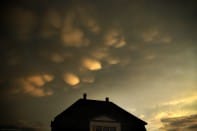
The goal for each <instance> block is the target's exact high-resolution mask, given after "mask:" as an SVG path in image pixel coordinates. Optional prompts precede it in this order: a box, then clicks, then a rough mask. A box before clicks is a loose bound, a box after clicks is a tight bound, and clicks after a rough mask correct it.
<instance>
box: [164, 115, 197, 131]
mask: <svg viewBox="0 0 197 131" xmlns="http://www.w3.org/2000/svg"><path fill="white" fill-rule="evenodd" d="M161 121H162V123H163V124H164V126H163V127H162V128H161V129H162V130H165V131H177V130H181V131H195V130H197V115H191V116H183V117H176V118H165V119H162V120H161Z"/></svg>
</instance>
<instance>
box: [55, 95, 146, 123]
mask: <svg viewBox="0 0 197 131" xmlns="http://www.w3.org/2000/svg"><path fill="white" fill-rule="evenodd" d="M102 115H106V116H108V117H111V118H113V119H115V120H118V121H120V122H125V123H130V122H132V123H137V124H141V125H146V124H147V123H146V122H145V121H143V120H141V119H139V118H137V117H136V116H134V115H132V114H131V113H129V112H127V111H125V110H124V109H122V108H121V107H119V106H118V105H116V104H114V103H113V102H110V101H109V100H108V99H106V101H98V100H89V99H86V98H85V99H79V100H77V101H76V102H75V103H74V104H72V105H71V106H70V107H68V108H67V109H66V110H65V111H63V112H62V113H60V114H59V115H57V116H56V117H55V119H54V122H57V121H62V120H63V121H65V120H66V121H71V120H72V121H73V120H83V121H84V120H88V121H89V120H91V119H93V118H95V117H98V116H102Z"/></svg>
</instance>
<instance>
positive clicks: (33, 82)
mask: <svg viewBox="0 0 197 131" xmlns="http://www.w3.org/2000/svg"><path fill="white" fill-rule="evenodd" d="M53 79H54V76H52V75H50V74H43V75H35V76H29V77H26V78H18V79H17V80H15V84H16V85H18V87H17V88H15V89H12V92H13V93H20V92H22V93H25V94H29V95H31V96H35V97H43V96H50V95H52V94H53V92H52V90H51V89H49V88H48V89H46V88H44V85H45V84H46V83H48V82H51V81H52V80H53Z"/></svg>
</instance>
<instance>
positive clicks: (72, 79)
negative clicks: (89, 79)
mask: <svg viewBox="0 0 197 131" xmlns="http://www.w3.org/2000/svg"><path fill="white" fill-rule="evenodd" d="M63 79H64V81H65V82H66V83H67V84H69V85H70V86H76V85H78V84H79V83H80V79H79V77H78V76H77V75H75V74H73V73H65V74H64V75H63Z"/></svg>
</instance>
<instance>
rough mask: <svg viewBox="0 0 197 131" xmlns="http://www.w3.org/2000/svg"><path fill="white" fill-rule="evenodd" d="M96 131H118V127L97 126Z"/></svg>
mask: <svg viewBox="0 0 197 131" xmlns="http://www.w3.org/2000/svg"><path fill="white" fill-rule="evenodd" d="M94 131H116V127H103V126H95V127H94Z"/></svg>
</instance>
